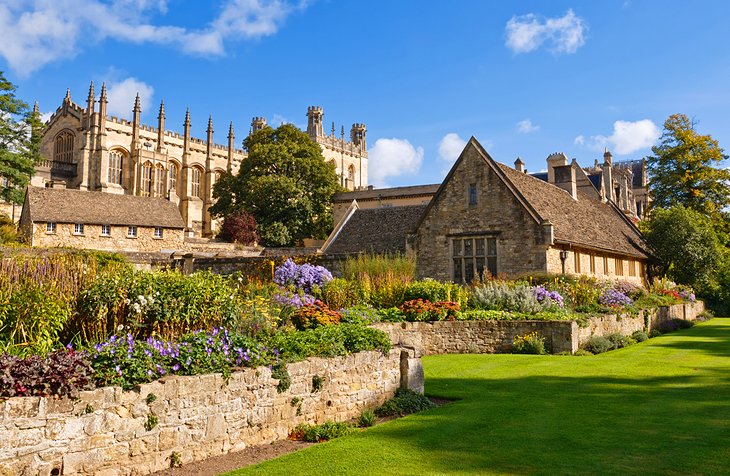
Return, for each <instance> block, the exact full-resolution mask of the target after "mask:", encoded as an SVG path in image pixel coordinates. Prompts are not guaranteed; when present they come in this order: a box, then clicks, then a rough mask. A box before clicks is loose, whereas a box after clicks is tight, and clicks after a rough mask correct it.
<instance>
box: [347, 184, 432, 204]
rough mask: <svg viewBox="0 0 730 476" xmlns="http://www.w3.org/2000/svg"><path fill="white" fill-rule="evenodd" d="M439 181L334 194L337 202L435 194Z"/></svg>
mask: <svg viewBox="0 0 730 476" xmlns="http://www.w3.org/2000/svg"><path fill="white" fill-rule="evenodd" d="M439 185H441V184H438V183H435V184H429V185H412V186H408V187H393V188H374V189H372V190H356V191H354V192H340V193H336V194H335V196H334V201H335V202H351V201H353V200H359V201H362V200H377V199H379V198H393V197H411V196H418V195H433V194H435V193H436V190H438V188H439Z"/></svg>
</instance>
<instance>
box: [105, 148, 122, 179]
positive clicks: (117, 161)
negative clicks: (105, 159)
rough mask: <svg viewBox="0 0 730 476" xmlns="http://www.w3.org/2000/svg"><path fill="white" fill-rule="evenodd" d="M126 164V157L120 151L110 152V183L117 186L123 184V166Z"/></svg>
mask: <svg viewBox="0 0 730 476" xmlns="http://www.w3.org/2000/svg"><path fill="white" fill-rule="evenodd" d="M123 163H124V155H123V153H122V152H121V151H119V150H113V151H111V152H109V170H108V181H109V183H115V184H117V185H121V184H122V165H123Z"/></svg>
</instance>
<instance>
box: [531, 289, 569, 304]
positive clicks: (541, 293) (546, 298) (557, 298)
mask: <svg viewBox="0 0 730 476" xmlns="http://www.w3.org/2000/svg"><path fill="white" fill-rule="evenodd" d="M532 292H533V293H534V294H535V298H536V299H537V301H538V302H539V303H540V304H542V305H543V306H544V307H553V306H558V307H563V296H561V295H560V293H559V292H557V291H550V290H548V289H546V288H545V286H543V285H540V286H535V287H533V288H532Z"/></svg>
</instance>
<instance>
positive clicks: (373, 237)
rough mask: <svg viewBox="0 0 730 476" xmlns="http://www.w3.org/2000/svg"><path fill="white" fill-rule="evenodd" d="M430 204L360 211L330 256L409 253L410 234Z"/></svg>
mask: <svg viewBox="0 0 730 476" xmlns="http://www.w3.org/2000/svg"><path fill="white" fill-rule="evenodd" d="M425 209H426V205H414V206H410V207H385V208H366V209H358V210H355V212H354V213H353V214H352V216H350V218H349V220H347V222H346V223H345V224H344V226H343V227H342V229H341V230H340V231H339V233H338V234H337V236H336V237H335V238H334V240H333V241H332V243H331V244H330V245H329V246H328V247H327V249H326V250H325V252H326V253H327V254H351V253H361V252H364V253H405V251H406V234H408V233H410V232H412V231H413V230H414V229H415V226H416V224H417V222H418V219H419V218H420V217H421V214H423V211H424V210H425Z"/></svg>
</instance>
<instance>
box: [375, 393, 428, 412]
mask: <svg viewBox="0 0 730 476" xmlns="http://www.w3.org/2000/svg"><path fill="white" fill-rule="evenodd" d="M435 406H436V405H435V404H434V403H433V402H432V401H431V400H429V399H428V398H427V397H426V396H424V395H422V394H420V393H416V392H414V391H412V390H408V389H405V388H399V389H398V390H396V392H395V396H394V397H393V398H391V399H390V400H388V401H387V402H385V403H384V404H383V405H382V406H380V407H378V408H376V409H375V414H376V415H377V416H379V417H386V416H404V415H408V414H410V413H416V412H420V411H423V410H428V409H430V408H433V407H435Z"/></svg>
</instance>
